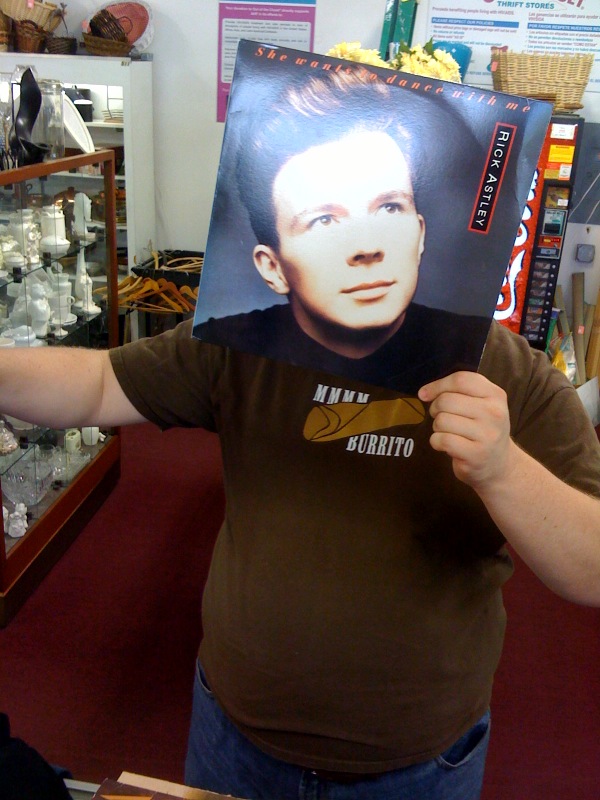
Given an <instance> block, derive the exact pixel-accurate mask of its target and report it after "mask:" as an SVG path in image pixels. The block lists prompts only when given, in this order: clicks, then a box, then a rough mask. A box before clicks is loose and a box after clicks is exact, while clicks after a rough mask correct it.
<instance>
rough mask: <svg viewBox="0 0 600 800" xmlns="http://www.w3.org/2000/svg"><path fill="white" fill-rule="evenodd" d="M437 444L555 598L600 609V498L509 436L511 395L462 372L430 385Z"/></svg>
mask: <svg viewBox="0 0 600 800" xmlns="http://www.w3.org/2000/svg"><path fill="white" fill-rule="evenodd" d="M419 397H420V399H421V400H422V401H424V402H430V403H431V406H430V409H429V410H430V413H431V416H432V417H433V431H434V432H433V434H432V436H431V446H432V447H433V448H434V449H435V450H439V451H443V452H446V453H447V454H448V455H449V456H450V457H451V458H452V464H453V468H454V473H455V475H456V477H457V478H459V479H460V480H462V481H464V482H465V483H467V484H469V485H470V486H472V487H473V489H474V490H475V491H476V492H477V494H478V495H479V496H480V497H481V499H482V501H483V502H484V503H485V506H486V508H487V510H488V512H489V513H490V516H491V517H492V519H493V520H494V521H495V523H496V524H497V526H498V528H499V529H500V530H501V531H502V533H503V534H504V536H505V537H506V539H507V541H508V542H509V543H510V544H511V545H512V546H513V547H514V548H515V550H516V551H517V553H519V555H520V556H521V557H522V558H523V560H524V561H525V562H526V563H527V564H528V565H529V566H530V567H531V569H532V570H533V571H534V572H535V573H536V574H537V575H538V577H539V578H540V579H541V580H542V581H544V583H545V584H546V585H547V586H548V587H550V588H551V589H552V590H553V591H555V592H556V593H557V594H559V595H561V596H562V597H565V598H566V599H569V600H573V601H574V602H578V603H585V604H587V605H593V606H600V500H598V499H597V498H595V497H591V496H589V495H587V494H585V493H584V492H580V491H578V490H577V489H575V488H574V487H572V486H569V485H567V484H566V483H564V482H563V481H561V480H560V479H559V478H557V477H556V476H555V475H553V474H552V473H551V472H549V470H547V469H546V468H545V467H544V466H543V465H542V464H540V463H539V462H538V461H536V460H535V459H534V458H532V457H531V456H529V455H528V454H527V453H525V452H524V451H523V450H522V449H521V448H520V447H518V446H517V444H516V443H515V442H514V441H513V440H512V439H511V437H510V421H509V413H508V405H507V401H506V394H505V392H504V391H503V390H502V389H501V388H499V387H498V386H496V385H495V384H493V383H491V382H490V381H488V380H487V379H486V378H485V377H483V376H482V375H480V374H477V373H473V372H457V373H455V374H454V375H450V376H449V377H448V378H444V379H442V380H439V381H435V382H433V383H430V384H428V385H427V386H424V387H423V388H422V389H421V390H420V392H419Z"/></svg>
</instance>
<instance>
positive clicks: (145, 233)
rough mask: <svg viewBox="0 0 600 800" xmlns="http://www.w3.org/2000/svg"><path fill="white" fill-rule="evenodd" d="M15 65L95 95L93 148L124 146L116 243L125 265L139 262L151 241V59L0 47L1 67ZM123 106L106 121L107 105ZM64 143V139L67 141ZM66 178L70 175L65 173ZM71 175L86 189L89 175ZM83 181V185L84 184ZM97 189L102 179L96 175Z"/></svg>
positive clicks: (9, 70)
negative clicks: (117, 116)
mask: <svg viewBox="0 0 600 800" xmlns="http://www.w3.org/2000/svg"><path fill="white" fill-rule="evenodd" d="M17 65H24V66H30V67H34V68H35V70H36V72H37V76H38V78H39V79H44V78H54V79H56V80H58V81H60V82H61V83H62V84H63V85H65V86H73V85H76V86H78V87H79V88H89V89H90V90H91V92H92V98H93V101H94V121H93V122H91V123H88V129H89V132H90V134H91V136H92V139H93V141H94V145H95V147H96V148H98V149H99V148H103V147H115V146H116V147H118V146H121V145H122V146H123V148H124V171H123V174H122V175H121V176H120V177H118V178H117V189H119V187H120V188H124V189H125V194H126V201H125V202H126V224H123V225H119V238H118V245H120V246H123V248H125V247H126V252H127V265H126V266H125V267H124V268H122V269H125V271H126V270H127V268H129V269H130V268H131V267H133V266H135V264H136V263H141V262H142V261H144V260H145V259H147V258H148V256H149V255H150V250H151V248H152V246H156V245H155V242H156V210H155V199H154V136H153V110H152V61H151V60H149V59H148V60H146V59H144V60H138V59H131V58H113V57H104V56H85V55H76V56H62V55H48V54H40V55H38V54H32V53H0V71H1V72H2V73H4V74H10V73H12V72H13V70H14V69H15V67H16V66H17ZM121 109H122V114H123V117H122V123H121V122H120V121H119V122H114V121H112V122H106V121H105V115H104V112H105V111H106V110H110V111H118V110H121ZM67 145H68V142H67ZM70 180H71V176H70ZM72 180H74V181H76V182H77V186H76V187H75V188H76V190H78V191H84V192H86V193H88V194H90V193H92V192H93V190H90V189H88V188H87V187H89V186H90V182H92V183H93V181H94V178H93V177H89V176H85V177H81V178H80V177H79V176H78V177H77V178H73V179H72ZM86 184H87V186H86ZM97 185H98V189H99V190H100V189H101V188H102V180H101V179H97Z"/></svg>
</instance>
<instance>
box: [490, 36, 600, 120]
mask: <svg viewBox="0 0 600 800" xmlns="http://www.w3.org/2000/svg"><path fill="white" fill-rule="evenodd" d="M593 63H594V55H593V53H588V54H585V53H583V54H577V55H565V54H563V53H514V52H512V51H510V50H498V49H496V48H494V47H492V65H491V69H492V79H493V82H494V89H495V90H496V91H499V92H508V93H509V94H518V95H523V96H525V97H544V98H547V97H555V98H556V100H555V106H554V109H555V111H559V112H560V111H574V110H576V109H578V108H581V100H582V97H583V93H584V91H585V87H586V86H587V83H588V80H589V77H590V71H591V69H592V64H593Z"/></svg>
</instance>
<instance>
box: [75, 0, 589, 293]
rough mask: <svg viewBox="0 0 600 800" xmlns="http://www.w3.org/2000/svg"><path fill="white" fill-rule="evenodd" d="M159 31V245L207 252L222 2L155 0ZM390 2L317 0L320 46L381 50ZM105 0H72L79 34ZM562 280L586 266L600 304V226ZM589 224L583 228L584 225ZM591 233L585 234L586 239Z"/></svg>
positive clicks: (568, 257) (575, 234)
mask: <svg viewBox="0 0 600 800" xmlns="http://www.w3.org/2000/svg"><path fill="white" fill-rule="evenodd" d="M149 2H150V5H151V7H152V10H153V15H154V28H155V35H154V41H153V43H152V44H151V46H150V47H149V52H151V53H152V54H153V59H154V68H153V71H154V96H153V97H152V98H148V102H153V103H154V127H155V129H154V142H155V177H156V198H157V219H158V231H157V241H156V242H155V246H157V247H159V248H180V249H186V250H204V248H205V245H206V238H207V233H208V225H209V221H210V211H211V207H212V200H213V193H214V187H215V180H216V172H217V166H218V161H219V154H220V148H221V140H222V135H223V124H222V123H217V122H216V121H215V118H216V85H217V24H218V11H219V3H218V0H177V2H173V1H172V0H149ZM385 5H386V3H385V0H368V2H367V1H366V0H317V5H316V25H315V45H314V49H315V51H316V52H320V53H323V52H325V51H326V50H327V49H328V48H329V47H331V46H332V45H333V44H335V43H336V42H338V41H342V40H346V41H353V40H359V41H361V42H362V45H363V47H372V48H377V47H378V46H379V40H380V36H381V25H382V21H383V13H384V9H385ZM99 6H100V2H99V0H69V2H68V4H67V23H68V25H69V28H70V30H71V32H72V33H76V32H79V31H80V30H81V22H82V20H84V19H86V18H89V17H90V16H91V15H93V14H94V13H95V11H96V10H97V9H98V8H99ZM585 101H586V106H585V108H584V111H583V112H582V113H583V114H584V116H585V117H586V118H587V119H593V120H594V121H598V120H600V97H599V96H598V95H594V96H593V97H591V98H590V97H588V96H586V97H585ZM568 228H569V230H568V233H567V237H566V242H565V247H564V256H563V263H562V265H561V275H560V280H561V283H563V284H564V288H565V294H566V295H567V297H570V280H571V278H570V276H571V273H572V272H573V271H580V270H582V269H583V270H585V271H586V300H587V302H595V301H596V295H597V292H598V288H599V285H600V231H599V230H598V227H597V226H591V228H590V229H589V230H586V227H585V226H572V225H571V224H569V226H568ZM582 228H583V231H582V230H581V229H582ZM582 236H585V238H582ZM580 241H590V242H591V243H595V244H596V247H597V250H598V256H597V257H596V260H595V263H594V264H593V265H591V266H586V267H583V266H582V265H580V264H578V263H577V262H575V260H574V250H575V248H574V245H575V244H576V243H578V242H580Z"/></svg>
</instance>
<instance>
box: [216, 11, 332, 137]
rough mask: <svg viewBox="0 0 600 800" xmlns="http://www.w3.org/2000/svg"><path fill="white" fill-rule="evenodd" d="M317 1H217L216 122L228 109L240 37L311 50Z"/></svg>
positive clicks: (223, 116) (222, 118) (220, 120)
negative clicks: (217, 64) (217, 62)
mask: <svg viewBox="0 0 600 800" xmlns="http://www.w3.org/2000/svg"><path fill="white" fill-rule="evenodd" d="M316 3H317V0H304V2H295V0H261V2H260V3H257V2H254V0H236V2H227V0H221V2H220V3H219V51H218V57H219V66H218V79H217V122H223V120H224V119H225V114H226V111H227V101H228V98H229V87H230V85H231V78H232V76H233V67H234V64H235V57H236V54H237V46H238V43H239V41H240V39H251V40H253V41H255V42H263V43H264V44H275V45H279V46H280V47H293V48H297V49H299V50H312V49H313V45H314V31H315V9H316Z"/></svg>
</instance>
